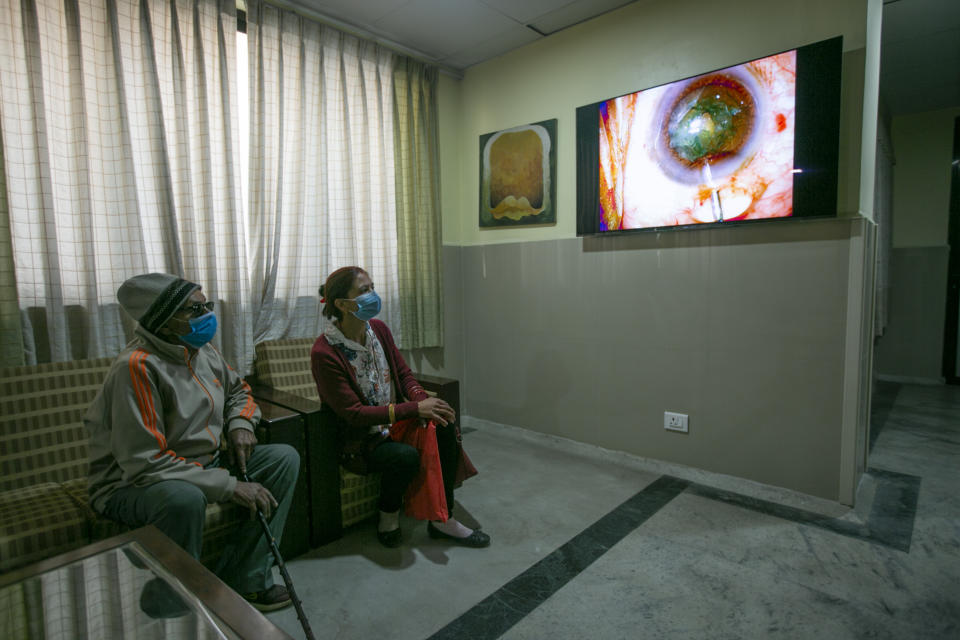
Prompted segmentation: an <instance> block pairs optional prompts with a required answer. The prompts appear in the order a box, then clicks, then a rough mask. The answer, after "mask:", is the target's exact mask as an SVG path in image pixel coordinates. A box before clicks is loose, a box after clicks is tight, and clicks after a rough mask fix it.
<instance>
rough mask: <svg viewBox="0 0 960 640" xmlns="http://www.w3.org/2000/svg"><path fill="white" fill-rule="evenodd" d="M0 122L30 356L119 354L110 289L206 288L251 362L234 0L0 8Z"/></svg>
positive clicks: (55, 2)
mask: <svg viewBox="0 0 960 640" xmlns="http://www.w3.org/2000/svg"><path fill="white" fill-rule="evenodd" d="M0 4H2V7H0V126H2V132H3V136H2V142H3V159H4V171H5V178H6V183H7V195H8V200H7V207H8V213H9V223H10V233H11V243H12V248H13V258H14V269H15V278H16V289H17V296H18V299H19V304H20V310H21V322H22V324H23V340H24V347H25V349H26V358H25V360H26V363H27V364H32V363H34V362H37V361H38V360H39V361H46V360H53V361H57V360H70V359H75V358H83V357H93V356H102V355H112V354H115V353H117V352H118V351H119V350H120V349H121V348H122V346H123V345H124V343H125V342H126V339H127V337H128V335H129V330H130V328H131V324H130V323H129V322H128V321H126V320H125V318H124V317H123V314H122V313H121V312H120V311H119V309H118V307H117V305H116V290H117V288H118V287H119V285H120V284H121V283H122V282H123V281H124V280H125V279H126V278H129V277H130V276H132V275H135V274H137V273H143V272H148V271H164V272H169V273H175V274H178V275H181V276H183V277H185V278H187V279H189V280H193V281H196V282H198V283H200V284H202V285H203V287H204V291H205V293H206V295H207V297H208V298H209V299H211V300H215V301H216V302H217V303H218V305H219V306H218V311H219V314H220V316H221V319H222V320H223V322H222V325H223V326H224V327H225V328H227V330H226V331H221V332H219V334H218V340H220V341H221V342H222V348H223V351H224V353H225V355H226V356H227V358H228V360H230V361H231V362H232V363H234V364H235V366H237V365H239V366H240V367H242V368H246V367H248V366H249V361H250V360H251V359H252V351H253V343H252V341H251V340H252V327H250V326H249V324H248V320H247V318H248V317H249V315H248V313H245V312H244V311H245V310H247V309H249V303H250V300H249V298H250V294H249V280H248V277H247V271H246V265H247V256H246V249H245V242H244V235H243V231H242V226H241V224H240V213H239V208H238V203H239V202H240V196H239V193H240V191H239V183H238V179H237V174H238V169H237V168H236V167H235V166H234V159H235V157H236V156H237V151H236V149H237V144H238V139H239V138H238V133H237V131H236V126H235V124H234V123H236V121H237V118H236V116H235V114H236V110H237V105H236V95H237V92H236V78H235V73H236V64H235V55H236V54H235V52H236V46H235V37H236V36H235V34H236V9H235V4H234V0H139V1H137V0H16V1H11V2H4V3H0Z"/></svg>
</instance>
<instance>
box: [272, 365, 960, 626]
mask: <svg viewBox="0 0 960 640" xmlns="http://www.w3.org/2000/svg"><path fill="white" fill-rule="evenodd" d="M873 407H874V409H873V427H872V431H873V433H872V438H871V442H872V451H871V455H870V460H869V467H870V471H869V473H868V475H867V476H866V477H865V478H864V481H863V482H862V483H861V486H860V491H859V493H858V500H857V507H856V508H855V509H849V508H846V507H843V506H841V505H838V504H836V503H832V502H829V501H824V500H819V499H817V498H812V497H810V496H805V495H802V494H796V493H793V492H789V491H785V490H782V489H777V488H774V487H769V486H766V485H761V484H757V483H753V482H749V481H745V480H740V479H735V478H730V477H728V476H719V475H716V474H710V473H707V472H703V471H698V470H695V469H689V468H684V467H678V466H675V465H669V464H665V463H661V462H656V461H651V460H645V459H642V458H637V457H634V456H629V455H626V454H622V453H616V452H610V451H604V450H599V449H597V448H595V447H590V446H586V445H582V444H578V443H574V442H570V441H565V440H561V439H558V438H552V437H549V436H543V435H541V434H536V433H532V432H529V431H525V430H521V429H516V428H512V427H507V426H503V425H496V424H491V423H485V422H481V421H478V420H470V419H469V418H468V417H467V418H464V421H463V422H464V427H465V428H464V431H465V435H464V441H465V443H466V446H467V450H468V451H469V453H470V456H471V457H472V458H473V460H474V462H475V463H476V464H477V467H478V468H479V469H480V470H481V473H480V475H478V476H476V477H475V478H473V479H471V480H469V481H468V482H467V483H466V484H465V485H464V487H463V488H462V489H460V490H458V492H457V515H458V517H459V518H460V519H461V520H463V521H465V522H468V523H477V522H479V523H482V524H483V528H484V530H485V531H487V532H488V533H489V534H490V535H491V537H492V539H493V544H492V545H491V547H490V548H488V549H483V550H476V549H466V548H460V547H455V546H449V545H447V544H444V543H442V542H439V541H435V540H431V539H430V538H428V537H427V533H426V530H425V528H424V525H423V524H422V523H418V522H416V521H412V520H405V521H404V522H403V527H404V535H405V539H404V544H403V545H402V546H401V547H400V548H399V549H386V548H383V547H382V546H380V544H379V543H378V542H377V540H376V536H375V533H374V525H373V523H368V524H363V525H358V526H357V527H354V528H353V529H351V530H350V531H349V532H348V533H347V535H346V536H345V537H344V538H343V539H341V540H339V541H337V542H334V543H332V544H329V545H326V546H324V547H321V548H318V549H314V550H313V551H312V552H311V553H309V554H307V555H304V556H301V557H299V558H296V559H293V560H291V561H290V562H288V563H287V564H288V569H289V572H290V574H291V576H292V578H293V581H294V584H295V585H296V588H297V592H298V594H299V595H300V598H301V600H302V601H303V603H304V609H305V611H306V615H307V617H308V619H309V621H310V625H311V627H312V628H313V631H314V634H315V636H316V637H317V638H318V639H320V638H342V639H366V638H390V639H393V640H405V639H411V640H413V639H416V640H421V639H424V638H430V639H451V640H452V639H454V638H470V639H491V640H492V639H493V638H504V639H510V640H527V639H530V640H535V639H536V640H539V639H544V638H547V639H550V640H563V639H567V638H570V639H579V638H602V639H607V638H611V639H614V638H624V639H631V640H632V639H636V638H684V639H687V638H730V639H740V638H790V639H795V638H811V639H817V640H834V639H841V638H896V639H906V638H909V639H913V638H930V639H938V640H939V639H944V638H960V586H958V583H960V497H958V490H960V472H958V468H960V465H958V462H960V421H958V420H957V416H958V415H960V387H948V386H919V385H901V384H895V383H882V382H879V383H877V384H876V388H875V400H874V405H873ZM278 579H279V576H278ZM268 617H269V618H270V619H271V620H272V621H273V622H274V623H275V624H277V625H278V626H280V627H281V628H283V629H284V630H286V631H287V632H288V633H289V634H290V635H292V636H293V637H295V638H303V637H304V634H303V630H302V628H301V626H300V624H299V622H298V621H297V618H296V615H295V613H294V611H293V609H292V608H291V609H287V610H284V611H280V612H275V613H271V614H268Z"/></svg>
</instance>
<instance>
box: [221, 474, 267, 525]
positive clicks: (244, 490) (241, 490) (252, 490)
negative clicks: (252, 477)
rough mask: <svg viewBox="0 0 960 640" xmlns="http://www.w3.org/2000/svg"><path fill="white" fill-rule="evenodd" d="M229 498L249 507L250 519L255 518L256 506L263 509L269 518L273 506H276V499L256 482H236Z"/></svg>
mask: <svg viewBox="0 0 960 640" xmlns="http://www.w3.org/2000/svg"><path fill="white" fill-rule="evenodd" d="M230 499H231V500H233V501H234V502H235V503H237V504H238V505H240V506H241V507H246V508H248V509H250V519H251V520H254V519H256V517H257V509H258V508H259V509H260V511H263V515H264V516H265V517H267V518H269V517H270V514H271V513H273V509H274V507H276V506H277V500H276V498H274V497H273V494H272V493H270V492H269V491H268V490H267V488H266V487H264V486H263V485H261V484H259V483H257V482H237V487H236V489H234V490H233V495H232V496H231V497H230Z"/></svg>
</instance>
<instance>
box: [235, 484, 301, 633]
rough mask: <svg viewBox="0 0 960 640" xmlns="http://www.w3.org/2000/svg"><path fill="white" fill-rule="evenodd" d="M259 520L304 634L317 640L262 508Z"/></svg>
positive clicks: (258, 510)
mask: <svg viewBox="0 0 960 640" xmlns="http://www.w3.org/2000/svg"><path fill="white" fill-rule="evenodd" d="M240 473H241V475H242V477H243V481H244V482H250V477H249V476H247V472H246V471H245V470H241V471H240ZM257 518H258V519H259V520H260V526H261V527H263V535H265V536H267V542H269V543H270V551H272V552H273V558H274V559H275V560H276V561H277V566H278V567H279V568H280V575H281V576H283V583H284V584H285V585H287V591H289V592H290V599H291V600H293V608H294V609H296V610H297V618H299V620H300V624H301V625H302V626H303V632H304V633H305V634H307V640H316V639H315V638H314V636H313V630H312V629H310V623H309V622H307V614H305V613H304V612H303V605H301V604H300V598H298V597H297V591H296V589H294V588H293V580H291V579H290V574H289V573H287V565H285V564H284V563H283V558H282V557H281V556H280V548H279V547H277V540H276V538H274V537H273V534H272V533H270V526H269V525H268V524H267V518H266V517H265V516H264V515H263V511H260V507H257Z"/></svg>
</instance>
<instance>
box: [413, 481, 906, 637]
mask: <svg viewBox="0 0 960 640" xmlns="http://www.w3.org/2000/svg"><path fill="white" fill-rule="evenodd" d="M868 472H869V473H871V474H872V475H874V477H876V478H877V480H878V482H879V484H880V489H879V490H878V499H877V501H876V502H875V503H874V506H873V509H872V510H871V513H870V517H869V519H868V521H867V523H865V524H859V523H855V522H848V521H845V520H840V519H838V518H831V517H829V516H824V515H821V514H818V513H815V512H811V511H806V510H804V509H798V508H796V507H790V506H786V505H782V504H779V503H775V502H770V501H768V500H761V499H759V498H753V497H751V496H747V495H743V494H740V493H736V492H733V491H726V490H723V489H716V488H713V487H709V486H707V485H703V484H700V483H696V482H689V481H687V480H682V479H680V478H674V477H672V476H666V475H664V476H660V477H659V478H658V479H657V480H655V481H653V482H652V483H650V484H649V485H647V487H646V488H644V489H643V490H641V491H639V492H638V493H636V494H635V495H634V496H633V497H631V498H629V499H628V500H626V501H625V502H623V503H622V504H621V505H620V506H618V507H616V508H615V509H613V510H612V511H611V512H609V513H608V514H606V515H605V516H603V517H602V518H600V519H599V520H598V521H597V522H595V523H594V524H592V525H590V526H589V527H587V528H586V529H584V530H583V531H582V532H580V533H579V534H577V535H576V536H574V537H573V538H571V539H570V540H569V541H568V542H566V543H565V544H564V545H562V546H561V547H559V548H557V549H556V550H555V551H553V552H552V553H550V554H549V555H548V556H546V557H545V558H543V559H542V560H540V561H539V562H537V563H536V564H534V565H533V566H532V567H530V568H529V569H527V570H526V571H524V572H523V573H521V574H520V575H519V576H517V577H516V578H514V579H513V580H511V581H510V582H508V583H507V584H505V585H504V586H503V587H501V588H500V589H498V590H497V591H495V592H494V593H493V594H491V595H490V596H488V597H487V598H485V599H484V600H482V601H481V602H479V603H478V604H476V605H475V606H474V607H472V608H471V609H470V610H468V611H467V612H465V613H464V614H463V615H461V616H460V617H458V618H456V619H455V620H453V621H452V622H450V623H449V624H448V625H447V626H445V627H443V628H442V629H440V630H439V631H437V632H436V633H435V634H433V635H432V636H430V640H447V639H451V640H452V639H455V638H463V637H468V636H469V637H471V638H476V639H477V640H493V639H495V638H499V637H500V636H501V635H503V634H504V633H506V631H507V630H509V629H510V628H511V627H512V626H514V625H515V624H517V623H518V622H519V621H520V620H522V619H523V618H524V617H526V616H527V615H528V614H529V613H530V612H531V611H533V610H534V609H535V608H536V607H538V606H539V605H540V604H542V603H543V602H544V601H546V600H547V598H549V597H550V596H551V595H553V594H554V593H556V592H557V591H558V590H560V589H561V588H562V587H564V586H565V585H566V584H568V583H569V582H570V581H571V580H573V579H574V578H575V577H577V576H578V575H579V574H580V573H581V572H582V571H583V570H584V569H586V568H587V567H588V566H589V565H590V564H592V563H593V562H594V561H596V560H597V559H598V558H600V557H601V556H602V555H603V554H604V553H606V552H607V550H609V549H610V548H611V547H612V546H613V545H615V544H617V543H618V542H620V540H622V539H623V538H624V537H626V536H627V535H628V534H629V533H631V532H632V531H634V530H635V529H636V528H637V527H639V526H641V525H642V524H643V523H644V522H646V521H647V520H648V519H649V518H650V517H651V516H653V515H654V514H656V513H657V512H658V511H660V509H662V508H663V507H665V506H666V505H667V504H669V503H670V502H671V501H672V500H673V499H674V498H675V497H677V496H678V495H680V494H681V493H683V492H684V491H688V492H690V493H691V494H693V495H696V496H700V497H703V498H708V499H711V500H716V501H718V502H723V503H725V504H730V505H732V506H737V507H741V508H745V509H749V510H751V511H757V512H760V513H764V514H766V515H771V516H774V517H777V518H780V519H783V520H787V521H790V522H796V523H798V524H803V525H808V526H813V527H818V528H820V529H824V530H826V531H830V532H832V533H836V534H839V535H844V536H848V537H851V538H856V539H860V540H863V541H865V542H869V543H871V544H879V545H883V546H886V547H890V548H893V549H896V550H898V551H904V552H909V550H910V540H911V536H912V531H913V523H914V517H915V515H916V504H917V496H918V494H919V490H920V478H919V477H917V476H911V475H907V474H902V473H896V472H893V471H887V470H883V469H875V468H871V469H869V470H868Z"/></svg>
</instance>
